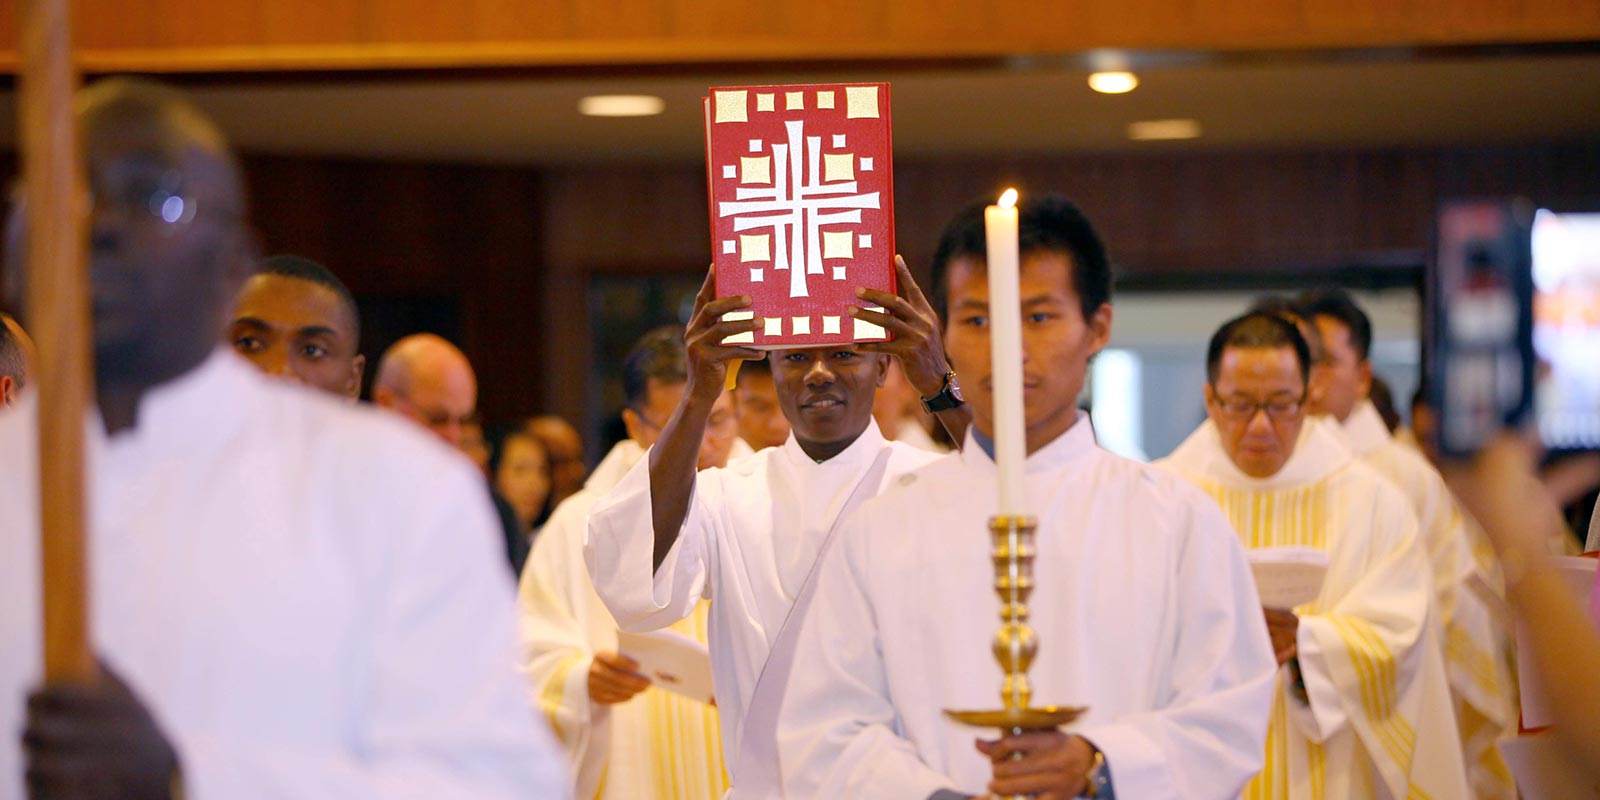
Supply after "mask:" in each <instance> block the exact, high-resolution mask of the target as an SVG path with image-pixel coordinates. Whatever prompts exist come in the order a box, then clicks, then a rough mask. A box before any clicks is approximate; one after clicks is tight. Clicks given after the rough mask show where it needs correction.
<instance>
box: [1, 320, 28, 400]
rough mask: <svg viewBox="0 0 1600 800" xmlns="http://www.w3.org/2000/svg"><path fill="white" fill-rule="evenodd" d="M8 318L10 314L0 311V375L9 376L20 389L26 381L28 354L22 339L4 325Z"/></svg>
mask: <svg viewBox="0 0 1600 800" xmlns="http://www.w3.org/2000/svg"><path fill="white" fill-rule="evenodd" d="M10 319H11V315H10V314H6V313H4V312H0V375H9V376H11V380H12V381H14V382H16V384H17V388H19V389H20V388H22V387H23V386H26V385H27V383H28V354H27V353H26V352H23V349H22V340H21V339H19V338H17V335H16V334H14V333H12V332H11V328H10V327H9V326H7V325H6V321H7V320H10Z"/></svg>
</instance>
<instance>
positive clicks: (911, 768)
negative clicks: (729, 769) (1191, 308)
mask: <svg viewBox="0 0 1600 800" xmlns="http://www.w3.org/2000/svg"><path fill="white" fill-rule="evenodd" d="M1026 470H1027V497H1028V499H1029V503H1030V507H1031V508H1033V509H1035V510H1036V516H1037V517H1038V518H1039V529H1038V534H1037V539H1036V547H1037V551H1038V556H1037V560H1036V561H1035V563H1034V576H1035V583H1036V588H1035V589H1034V592H1033V596H1032V598H1031V600H1030V602H1029V606H1030V608H1031V610H1032V617H1031V624H1032V626H1033V627H1034V629H1035V631H1036V632H1037V635H1038V639H1039V653H1038V658H1037V659H1036V660H1035V661H1034V664H1033V669H1032V671H1031V672H1030V678H1031V680H1032V683H1033V687H1034V691H1033V704H1034V705H1063V706H1076V705H1083V706H1088V708H1089V711H1088V714H1087V715H1086V716H1085V717H1084V718H1083V719H1082V720H1081V721H1079V722H1078V723H1076V724H1075V725H1073V726H1071V727H1070V728H1069V730H1070V731H1071V732H1073V733H1077V734H1080V735H1082V736H1083V737H1085V738H1086V739H1088V740H1090V741H1091V742H1093V743H1094V744H1095V745H1096V746H1097V747H1099V748H1100V749H1101V750H1102V751H1103V752H1104V753H1105V757H1106V763H1107V765H1108V767H1109V769H1110V772H1111V777H1112V781H1113V788H1114V789H1115V791H1116V793H1117V796H1118V797H1124V798H1138V800H1167V799H1168V798H1171V799H1173V800H1176V799H1177V798H1184V799H1185V800H1190V799H1192V798H1222V797H1231V796H1236V795H1237V794H1238V792H1239V789H1240V787H1242V786H1243V785H1244V783H1245V781H1246V780H1248V779H1249V777H1250V776H1251V775H1253V774H1254V773H1255V772H1256V770H1257V769H1259V768H1260V766H1261V759H1262V747H1263V741H1264V739H1265V735H1266V728H1267V710H1268V707H1269V705H1270V703H1271V692H1272V679H1273V670H1274V664H1273V659H1272V652H1271V645H1270V643H1269V642H1268V638H1267V634H1266V630H1265V627H1264V626H1263V625H1262V624H1261V611H1260V608H1259V606H1258V604H1257V601H1256V591H1255V584H1254V583H1253V582H1252V580H1251V578H1250V572H1249V568H1248V567H1247V566H1246V564H1245V560H1244V554H1243V550H1242V548H1241V547H1240V546H1239V542H1238V540H1237V538H1236V537H1235V536H1234V533H1233V530H1232V529H1231V528H1230V527H1229V526H1228V522H1227V520H1226V519H1225V518H1223V516H1222V514H1221V512H1220V511H1218V510H1217V506H1216V504H1215V503H1213V502H1212V501H1211V500H1210V499H1209V498H1207V497H1205V496H1204V495H1202V494H1201V493H1200V492H1199V491H1196V490H1195V489H1194V488H1193V487H1191V486H1188V485H1186V484H1184V483H1183V482H1182V481H1180V480H1178V479H1177V478H1176V477H1174V476H1172V475H1169V474H1166V473H1163V472H1160V471H1158V470H1156V469H1154V468H1151V467H1148V466H1145V465H1142V464H1138V463H1136V462H1133V461H1129V460H1127V459H1124V458H1122V457H1120V456H1117V455H1114V454H1112V453H1109V452H1107V451H1105V450H1103V449H1101V448H1100V447H1099V446H1097V445H1096V444H1095V442H1094V434H1093V430H1092V429H1091V428H1090V425H1089V421H1088V417H1087V416H1080V417H1079V419H1078V421H1077V423H1076V424H1074V425H1073V427H1072V428H1071V429H1070V430H1069V431H1068V432H1067V433H1065V434H1063V435H1062V436H1061V437H1060V438H1058V439H1057V440H1056V441H1054V442H1052V443H1050V444H1049V445H1047V446H1046V447H1044V448H1043V449H1041V450H1039V451H1037V452H1035V453H1033V454H1032V455H1031V456H1029V457H1028V460H1027V462H1026ZM995 481H996V470H995V466H994V462H993V461H992V460H990V458H989V456H987V455H986V454H985V453H984V452H983V450H982V449H980V448H979V446H978V445H977V444H976V443H975V442H974V441H973V440H972V439H971V438H970V437H969V439H968V441H967V443H966V445H965V447H964V448H963V450H962V452H960V453H957V454H952V455H950V456H947V457H946V458H945V459H943V460H941V461H939V462H938V463H936V464H934V465H932V466H929V467H926V468H924V469H922V470H920V471H918V472H917V473H915V474H914V475H911V476H907V477H906V478H903V479H901V480H900V481H899V484H900V485H899V486H897V487H895V488H894V489H891V490H889V491H887V492H885V493H884V494H883V495H881V496H879V497H878V498H877V499H875V500H872V501H869V502H868V503H866V504H864V505H863V506H862V508H861V510H860V511H859V512H858V513H857V514H856V515H855V516H854V517H852V518H851V519H850V521H849V522H848V523H847V524H846V525H845V527H844V529H843V530H842V531H841V533H840V538H839V541H838V542H837V543H836V545H835V547H834V548H833V549H832V551H831V552H830V553H829V555H828V557H827V559H826V560H825V562H824V564H823V568H822V572H821V574H820V577H819V581H818V585H817V591H816V597H815V600H814V601H813V603H812V606H811V612H810V613H809V614H808V615H807V616H806V618H805V621H804V623H803V625H802V627H801V634H800V640H799V642H798V645H797V647H796V655H795V661H794V669H793V673H792V678H791V682H790V685H789V692H788V694H787V695H786V697H785V698H784V703H783V708H782V713H781V715H780V718H779V719H780V724H779V733H778V741H779V746H780V757H781V762H782V773H783V780H784V787H785V790H786V796H788V797H791V798H815V797H848V798H852V799H853V800H879V799H880V798H883V799H888V798H906V800H923V798H926V797H928V796H929V795H931V794H932V793H934V792H936V791H938V790H941V789H955V790H958V791H962V792H967V793H974V794H983V793H984V791H985V787H986V785H987V784H988V782H989V781H990V780H991V779H992V775H993V773H992V769H991V766H990V764H989V761H988V759H986V758H984V757H983V756H982V755H980V754H979V753H978V752H977V750H976V749H974V747H973V740H974V739H976V738H979V737H983V738H993V736H994V735H995V732H994V731H981V730H977V729H973V728H967V727H963V726H961V725H958V724H956V723H955V722H952V721H950V720H948V719H946V718H945V717H944V716H943V714H942V713H941V712H942V710H943V709H949V708H956V709H982V708H997V707H998V706H999V704H1000V684H1001V671H1000V667H999V666H998V665H997V664H996V663H995V660H994V656H993V655H992V654H991V652H990V642H991V641H992V640H993V638H994V636H995V632H996V630H997V629H998V621H999V608H1000V601H999V599H998V598H997V597H996V596H995V593H994V568H993V565H992V562H991V560H990V551H991V546H990V537H989V533H988V519H989V517H990V516H991V515H992V514H993V513H994V509H995V503H996V488H995Z"/></svg>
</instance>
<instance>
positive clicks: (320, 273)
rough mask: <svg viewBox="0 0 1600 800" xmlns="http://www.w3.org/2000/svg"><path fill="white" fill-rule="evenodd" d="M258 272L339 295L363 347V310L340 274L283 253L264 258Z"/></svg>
mask: <svg viewBox="0 0 1600 800" xmlns="http://www.w3.org/2000/svg"><path fill="white" fill-rule="evenodd" d="M256 274H257V275H277V276H279V277H282V278H294V279H295V280H302V281H306V282H307V283H314V284H316V285H318V286H321V287H324V288H326V289H328V290H329V291H332V292H333V293H334V294H335V295H338V296H339V303H340V305H343V306H344V310H345V313H348V314H349V315H350V323H351V324H352V325H354V326H355V336H356V341H355V342H354V345H355V349H356V350H358V351H359V350H360V349H361V347H360V345H361V311H360V310H359V309H358V308H357V307H356V296H355V295H354V294H352V293H351V292H350V287H348V286H345V285H344V281H341V280H339V276H338V275H335V274H333V271H332V270H329V269H328V268H327V267H324V266H322V265H321V264H318V263H317V262H315V261H312V260H311V259H309V258H305V257H303V256H296V255H289V254H283V255H276V256H272V257H270V258H267V259H265V260H263V261H262V262H261V267H260V268H259V269H257V270H256Z"/></svg>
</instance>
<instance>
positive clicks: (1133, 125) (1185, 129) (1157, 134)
mask: <svg viewBox="0 0 1600 800" xmlns="http://www.w3.org/2000/svg"><path fill="white" fill-rule="evenodd" d="M1128 138H1129V139H1132V140H1134V141H1136V142H1155V141H1163V140H1170V139H1198V138H1200V123H1199V121H1197V120H1192V119H1150V120H1145V121H1143V122H1130V123H1128Z"/></svg>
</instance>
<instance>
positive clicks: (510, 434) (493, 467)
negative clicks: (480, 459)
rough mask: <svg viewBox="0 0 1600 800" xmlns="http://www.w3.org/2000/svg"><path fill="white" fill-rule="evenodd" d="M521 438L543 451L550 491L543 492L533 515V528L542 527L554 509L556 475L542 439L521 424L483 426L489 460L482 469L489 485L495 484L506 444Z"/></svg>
mask: <svg viewBox="0 0 1600 800" xmlns="http://www.w3.org/2000/svg"><path fill="white" fill-rule="evenodd" d="M516 438H522V439H527V440H529V441H531V442H533V443H534V444H535V445H537V446H538V447H539V452H541V453H544V477H545V481H546V483H547V484H548V485H549V486H550V491H549V492H546V493H545V496H544V505H542V506H540V507H539V510H538V511H537V512H535V513H534V515H533V527H534V529H536V530H537V529H538V528H542V527H544V523H545V521H546V520H548V519H550V513H551V512H553V511H555V506H556V503H555V498H556V480H555V478H556V476H555V470H554V469H553V465H552V464H551V463H550V448H549V447H546V446H545V443H544V440H543V439H540V438H539V437H537V436H534V435H533V434H532V433H530V432H528V430H527V429H526V428H524V427H523V426H522V425H496V426H494V427H493V428H484V431H483V442H484V445H485V446H487V447H488V449H489V461H488V463H487V464H485V465H484V469H485V470H486V471H487V472H488V473H489V485H490V486H491V487H492V486H495V485H496V483H495V481H497V480H499V477H500V464H501V463H502V462H504V461H505V459H506V445H507V444H509V443H510V442H511V440H512V439H516Z"/></svg>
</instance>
